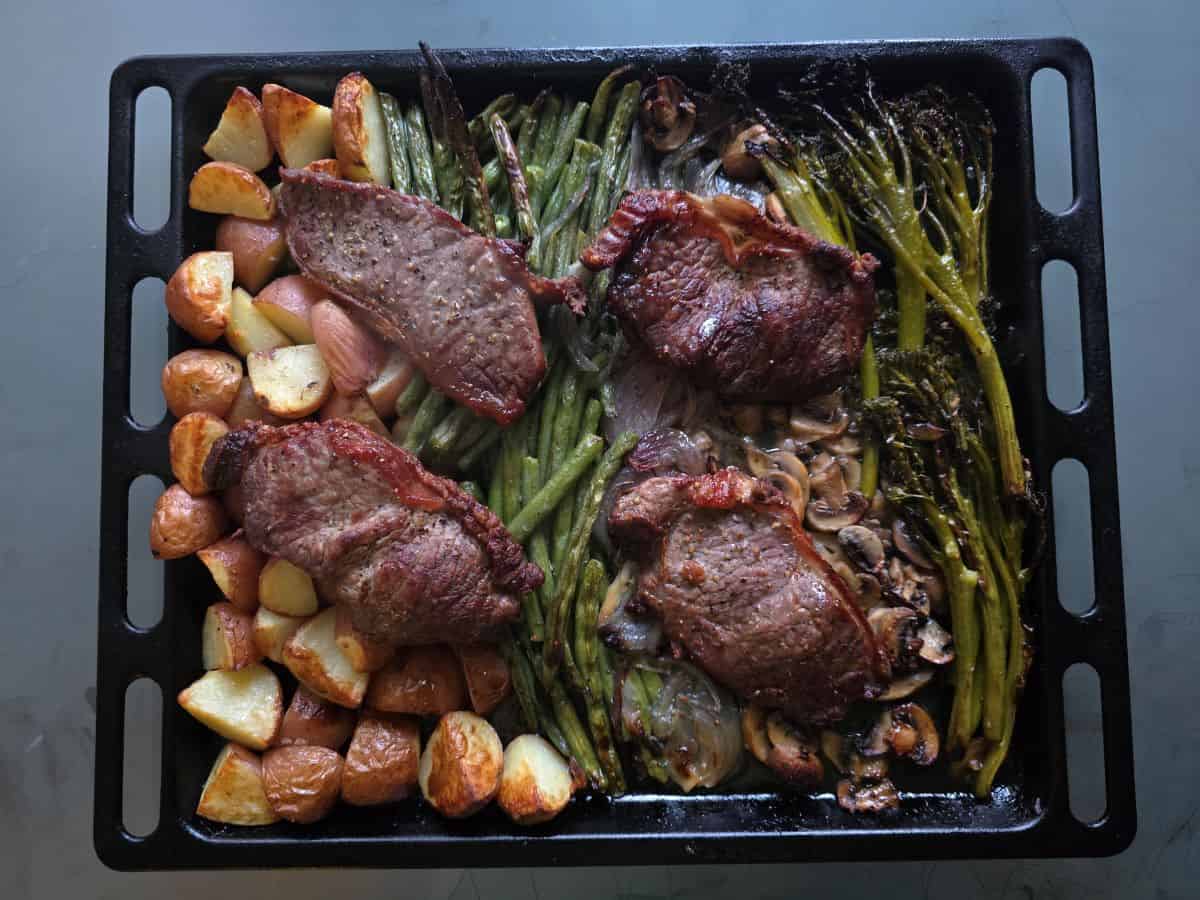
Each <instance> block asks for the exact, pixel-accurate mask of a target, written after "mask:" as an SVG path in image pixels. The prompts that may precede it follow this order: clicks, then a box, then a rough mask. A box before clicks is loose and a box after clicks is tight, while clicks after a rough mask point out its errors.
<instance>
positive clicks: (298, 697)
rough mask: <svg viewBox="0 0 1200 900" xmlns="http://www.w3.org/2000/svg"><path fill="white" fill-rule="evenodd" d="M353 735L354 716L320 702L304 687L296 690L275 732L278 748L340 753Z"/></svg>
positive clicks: (319, 699)
mask: <svg viewBox="0 0 1200 900" xmlns="http://www.w3.org/2000/svg"><path fill="white" fill-rule="evenodd" d="M353 731H354V713H353V712H351V711H350V710H348V709H346V708H345V707H344V706H337V705H336V704H333V703H329V702H327V701H325V700H322V699H321V698H320V697H318V696H317V695H316V694H314V693H313V692H312V691H310V690H309V689H308V688H306V687H304V685H300V686H299V687H298V688H296V693H295V694H293V695H292V702H291V703H290V704H288V708H287V712H285V713H284V714H283V725H282V726H280V729H279V739H278V740H277V741H276V743H278V744H279V745H280V746H281V747H282V746H286V745H288V744H312V745H313V746H316V747H328V748H329V749H330V750H341V749H342V747H344V746H346V741H348V740H350V734H351V732H353Z"/></svg>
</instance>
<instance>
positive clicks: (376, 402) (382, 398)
mask: <svg viewBox="0 0 1200 900" xmlns="http://www.w3.org/2000/svg"><path fill="white" fill-rule="evenodd" d="M416 371H417V369H416V367H415V366H414V365H413V364H412V362H411V361H410V360H409V358H408V357H407V356H405V355H404V354H403V353H401V352H400V351H399V350H393V351H392V352H391V353H390V354H389V355H388V358H387V359H386V360H384V363H383V367H382V368H381V369H380V370H379V374H378V375H376V376H375V380H374V381H372V382H371V383H370V384H368V385H367V399H368V400H370V401H371V405H372V406H373V407H375V412H376V414H377V415H378V416H379V418H380V419H383V420H384V421H386V420H388V419H390V418H392V417H393V416H394V415H396V400H397V398H399V396H400V394H401V393H402V392H403V391H404V389H405V388H406V387H408V383H409V382H410V381H412V377H413V374H414V373H415V372H416Z"/></svg>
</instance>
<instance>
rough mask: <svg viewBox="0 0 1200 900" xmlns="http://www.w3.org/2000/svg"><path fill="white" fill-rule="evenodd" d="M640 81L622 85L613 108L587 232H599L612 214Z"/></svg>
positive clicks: (605, 137)
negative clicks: (610, 211) (618, 171)
mask: <svg viewBox="0 0 1200 900" xmlns="http://www.w3.org/2000/svg"><path fill="white" fill-rule="evenodd" d="M639 93H640V92H639V88H638V83H637V82H636V81H631V82H630V83H629V84H627V85H625V87H623V88H622V89H621V95H620V96H619V97H618V98H617V104H616V106H615V107H614V108H613V114H612V118H611V119H610V120H609V122H608V130H607V131H606V132H605V135H604V147H603V153H602V155H601V157H600V171H599V172H598V173H597V174H596V188H595V190H594V191H593V192H592V207H591V216H590V218H589V219H588V228H587V232H588V234H590V235H595V234H598V233H599V231H600V229H601V227H603V225H604V221H605V220H606V219H607V218H608V206H609V203H610V198H611V197H612V193H613V190H614V188H615V186H616V178H617V167H618V165H619V163H620V156H621V151H622V150H623V149H624V147H625V145H626V144H627V143H628V142H629V129H630V127H631V126H632V125H633V117H634V116H635V115H636V114H637V101H638V94H639Z"/></svg>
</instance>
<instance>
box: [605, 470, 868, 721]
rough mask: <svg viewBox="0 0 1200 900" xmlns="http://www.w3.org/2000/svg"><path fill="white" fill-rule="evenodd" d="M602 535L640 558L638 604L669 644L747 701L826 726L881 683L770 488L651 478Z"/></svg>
mask: <svg viewBox="0 0 1200 900" xmlns="http://www.w3.org/2000/svg"><path fill="white" fill-rule="evenodd" d="M609 533H610V534H611V535H612V537H613V539H614V540H615V541H617V542H618V543H619V544H620V545H621V546H622V547H623V549H625V551H626V552H627V553H630V554H631V555H632V556H633V557H634V558H635V559H638V560H640V562H641V564H642V569H641V575H640V578H639V584H638V595H639V598H640V600H641V601H642V602H643V603H645V604H646V605H647V606H649V607H650V609H651V610H653V611H655V612H656V613H657V614H658V615H659V616H661V618H662V620H663V626H664V630H665V631H666V634H667V637H668V638H669V639H670V640H671V641H672V642H673V643H674V644H676V645H678V646H681V647H682V648H683V649H685V650H686V651H687V653H688V654H689V655H690V656H691V657H692V658H693V659H694V660H695V661H696V662H697V663H698V664H699V665H700V666H701V667H702V668H703V669H704V670H705V671H707V672H708V673H709V674H710V675H712V676H713V678H715V679H717V681H719V682H721V683H722V684H724V685H726V686H727V687H729V688H731V689H732V690H734V691H735V692H736V693H738V694H739V695H740V696H742V697H743V698H745V699H746V700H749V701H752V702H754V703H757V704H759V705H760V706H765V707H769V708H776V709H781V710H783V712H784V713H785V714H786V715H787V716H789V717H790V718H792V719H794V720H795V721H797V722H807V723H812V724H827V723H829V722H834V721H837V720H838V719H840V718H841V717H842V716H843V715H844V714H845V712H846V707H847V706H848V705H849V704H851V703H853V702H854V701H856V700H861V699H863V698H865V697H871V696H874V695H876V694H877V693H878V692H879V690H881V688H882V686H883V684H884V683H885V682H886V680H887V677H888V662H887V658H886V656H885V655H884V653H883V652H882V651H881V650H880V648H879V647H878V645H877V644H876V642H875V638H874V635H873V634H872V632H871V629H870V627H869V626H868V625H867V621H866V619H865V618H864V616H863V614H862V612H861V611H860V610H859V608H858V607H857V606H856V605H855V603H854V600H853V598H852V597H851V595H850V593H849V590H848V589H847V588H846V585H845V584H844V583H843V582H842V580H841V579H840V578H839V577H838V576H837V575H836V574H835V573H834V571H833V570H832V569H831V568H830V567H829V565H828V564H827V563H826V562H825V561H824V560H823V559H822V558H821V556H820V555H819V554H818V553H817V551H816V550H815V549H814V547H813V545H812V541H811V540H810V539H809V537H808V535H807V534H805V532H804V530H803V529H802V528H801V527H800V521H799V519H798V518H797V517H796V514H795V512H793V510H792V508H791V506H790V505H788V503H787V502H786V501H785V500H784V499H783V497H782V495H780V494H779V492H778V491H776V490H775V488H773V487H772V486H771V485H769V484H767V483H766V482H764V481H759V480H758V479H756V478H752V477H751V476H749V475H746V474H745V473H743V472H741V471H739V470H737V469H732V468H730V469H724V470H721V471H719V472H714V473H711V474H707V475H699V476H693V475H663V476H659V477H655V478H651V479H649V480H647V481H644V482H642V483H641V484H639V485H638V486H637V487H635V488H633V489H632V490H630V491H629V492H628V493H627V494H625V495H623V496H622V497H621V498H620V499H618V500H617V503H616V505H615V506H614V508H613V511H612V515H611V516H610V518H609Z"/></svg>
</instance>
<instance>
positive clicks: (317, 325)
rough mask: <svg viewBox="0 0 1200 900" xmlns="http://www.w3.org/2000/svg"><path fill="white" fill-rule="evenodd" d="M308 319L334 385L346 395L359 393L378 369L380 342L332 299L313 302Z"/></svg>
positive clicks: (365, 387) (381, 350)
mask: <svg viewBox="0 0 1200 900" xmlns="http://www.w3.org/2000/svg"><path fill="white" fill-rule="evenodd" d="M309 322H310V324H311V325H312V332H313V337H314V338H315V339H316V342H317V349H318V350H320V351H321V357H322V359H324V360H325V365H326V366H328V368H329V375H330V378H332V379H333V386H334V388H336V389H337V391H338V393H340V394H345V395H346V396H347V397H353V396H355V395H356V394H361V393H363V392H364V391H365V390H366V389H367V385H369V384H370V383H371V382H372V381H374V380H375V376H376V375H377V374H378V373H379V367H380V364H381V363H382V361H383V353H384V351H383V345H382V344H381V343H380V342H379V341H377V340H376V339H375V337H374V336H373V335H372V334H371V333H370V332H369V331H367V329H366V328H364V327H363V326H362V325H359V324H358V322H356V321H354V319H352V318H350V316H349V315H348V314H347V313H346V311H345V310H344V309H342V308H341V307H340V306H338V305H337V304H336V303H334V302H333V301H332V300H322V301H320V302H319V303H317V304H315V305H314V306H313V308H312V311H311V312H310V313H309Z"/></svg>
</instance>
